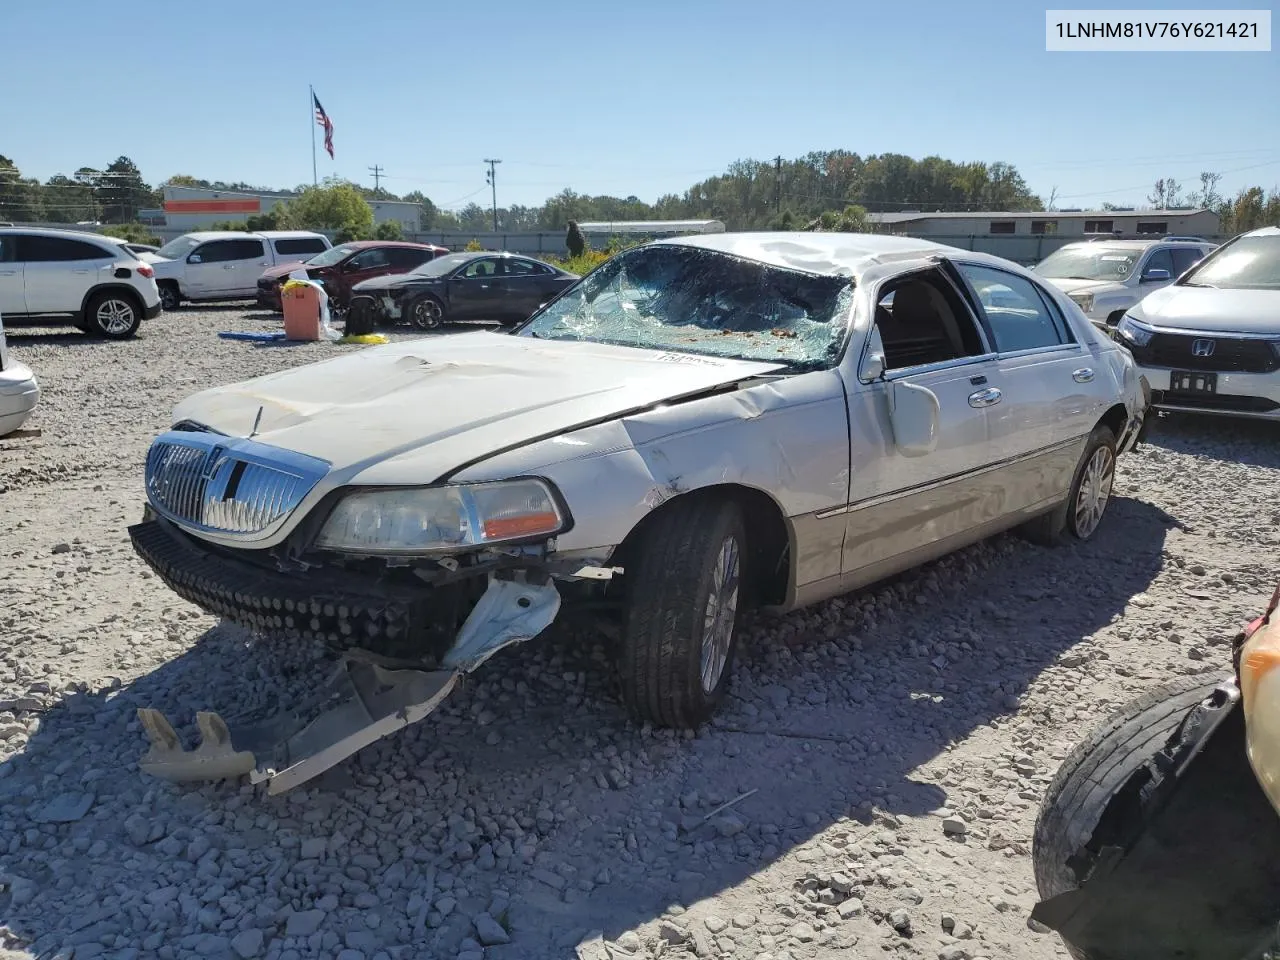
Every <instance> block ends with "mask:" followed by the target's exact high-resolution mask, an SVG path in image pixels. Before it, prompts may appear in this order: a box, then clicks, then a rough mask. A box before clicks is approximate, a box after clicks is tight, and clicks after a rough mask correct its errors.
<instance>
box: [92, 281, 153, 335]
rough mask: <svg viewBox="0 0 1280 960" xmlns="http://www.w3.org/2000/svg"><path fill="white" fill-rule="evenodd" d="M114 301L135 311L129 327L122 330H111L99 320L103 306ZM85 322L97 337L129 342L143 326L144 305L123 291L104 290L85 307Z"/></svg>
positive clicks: (95, 295)
mask: <svg viewBox="0 0 1280 960" xmlns="http://www.w3.org/2000/svg"><path fill="white" fill-rule="evenodd" d="M113 300H115V301H119V302H120V303H123V304H128V306H129V309H130V310H132V311H133V312H132V316H131V317H130V318H129V320H128V325H127V326H126V327H125V328H123V329H120V330H114V329H109V328H108V327H106V326H104V325H103V322H102V321H101V320H100V319H99V318H98V311H99V309H100V308H101V307H102V305H103V304H104V303H107V302H109V301H113ZM84 322H85V324H86V325H88V327H89V329H90V331H91V332H92V333H93V334H95V335H96V336H100V337H106V338H107V339H108V340H127V339H129V338H130V337H132V336H134V335H135V334H136V333H137V332H138V328H139V327H140V326H142V304H141V303H139V302H138V298H137V297H136V296H134V295H133V294H132V293H125V292H123V291H121V290H104V291H102V292H101V293H95V294H94V295H93V296H92V297H90V298H89V302H88V303H87V304H86V305H85V310H84Z"/></svg>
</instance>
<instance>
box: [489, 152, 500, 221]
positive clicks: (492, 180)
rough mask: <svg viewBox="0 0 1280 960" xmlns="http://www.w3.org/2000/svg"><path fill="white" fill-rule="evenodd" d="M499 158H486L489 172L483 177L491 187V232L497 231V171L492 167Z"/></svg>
mask: <svg viewBox="0 0 1280 960" xmlns="http://www.w3.org/2000/svg"><path fill="white" fill-rule="evenodd" d="M501 162H502V161H501V160H486V161H485V163H487V164H488V165H489V173H488V175H487V176H486V177H485V179H486V180H487V181H488V183H489V186H490V187H491V188H492V189H493V232H494V233H497V232H498V171H497V170H496V169H494V168H495V167H496V166H497V165H498V164H500V163H501Z"/></svg>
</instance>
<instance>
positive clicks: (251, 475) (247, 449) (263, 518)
mask: <svg viewBox="0 0 1280 960" xmlns="http://www.w3.org/2000/svg"><path fill="white" fill-rule="evenodd" d="M328 470H329V464H328V463H326V462H325V461H323V460H318V459H316V458H314V457H308V456H305V455H303V454H299V453H294V452H293V451H291V450H284V449H281V448H279V447H272V446H269V445H267V444H264V443H258V442H257V441H254V440H244V439H239V438H235V437H226V436H222V435H221V434H214V433H206V432H191V431H185V430H173V431H170V432H168V433H166V434H163V435H161V436H160V437H157V438H156V440H155V441H154V442H153V443H152V444H151V449H150V451H149V452H148V453H147V469H146V486H147V499H148V500H149V501H150V503H151V505H152V507H154V508H155V510H156V511H157V512H158V513H159V514H160V515H161V516H163V517H165V518H167V519H169V520H172V521H174V522H175V523H177V524H179V525H181V526H184V527H188V528H191V529H196V530H203V531H209V532H213V533H224V534H231V535H235V534H241V535H247V534H256V533H261V532H262V531H264V530H266V529H268V528H270V527H271V526H272V525H274V524H276V523H278V522H279V521H280V520H282V519H284V518H285V517H287V516H288V515H289V514H290V513H292V512H293V511H294V510H295V509H296V508H297V506H298V504H299V503H301V502H302V500H303V498H304V497H305V496H306V495H307V494H308V493H310V492H311V490H312V489H313V488H314V487H315V485H316V484H317V483H318V482H319V481H320V479H321V477H323V476H324V475H325V474H326V473H327V472H328Z"/></svg>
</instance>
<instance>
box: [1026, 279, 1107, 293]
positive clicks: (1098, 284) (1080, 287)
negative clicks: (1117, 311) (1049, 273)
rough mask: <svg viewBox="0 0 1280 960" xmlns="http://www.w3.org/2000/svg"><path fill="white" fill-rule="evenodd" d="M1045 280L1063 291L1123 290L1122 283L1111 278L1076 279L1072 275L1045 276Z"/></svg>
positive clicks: (1098, 291) (1101, 291)
mask: <svg viewBox="0 0 1280 960" xmlns="http://www.w3.org/2000/svg"><path fill="white" fill-rule="evenodd" d="M1044 279H1045V280H1047V281H1049V283H1052V284H1053V285H1054V286H1055V287H1057V288H1058V289H1059V290H1061V291H1062V292H1063V293H1066V294H1072V293H1092V294H1094V295H1097V294H1099V293H1113V292H1115V291H1117V290H1124V289H1125V286H1124V284H1122V283H1116V282H1115V281H1113V280H1078V279H1074V278H1072V277H1045V278H1044Z"/></svg>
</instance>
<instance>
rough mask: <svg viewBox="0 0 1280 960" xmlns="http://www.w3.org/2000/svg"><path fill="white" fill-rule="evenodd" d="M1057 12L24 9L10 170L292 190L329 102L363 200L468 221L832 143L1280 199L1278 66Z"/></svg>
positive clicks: (1028, 171) (11, 42)
mask: <svg viewBox="0 0 1280 960" xmlns="http://www.w3.org/2000/svg"><path fill="white" fill-rule="evenodd" d="M1049 5H1050V6H1053V7H1056V8H1061V7H1068V6H1071V5H1070V4H1066V3H1062V2H1057V3H1053V4H1049ZM1075 6H1099V7H1100V6H1105V4H1102V3H1094V4H1088V3H1085V4H1076V5H1075ZM1196 6H1197V7H1199V8H1201V9H1204V8H1209V7H1212V6H1214V5H1213V4H1211V3H1207V2H1203V0H1202V2H1201V3H1199V4H1196ZM1224 6H1230V5H1224ZM1234 6H1237V7H1239V6H1249V5H1248V4H1235V5H1234ZM1252 6H1254V7H1258V6H1261V5H1260V4H1253V5H1252ZM126 10H127V11H128V12H125V11H126ZM1044 10H1045V4H1037V3H1028V2H1025V0H1004V2H991V3H980V2H955V0H940V2H912V0H897V2H891V3H882V2H871V3H855V2H852V0H843V2H840V0H807V2H804V3H779V2H777V0H767V2H766V0H738V2H735V3H728V2H722V0H682V2H675V0H644V2H643V3H631V4H619V3H606V2H600V0H594V2H589V3H588V2H580V0H575V2H569V0H538V2H532V3H530V2H511V0H484V2H476V0H472V2H469V3H466V4H452V3H446V2H443V0H437V2H429V3H428V2H422V0H412V2H411V0H361V2H358V3H353V2H351V0H342V2H339V0H310V2H308V3H265V2H261V0H258V2H254V3H249V2H244V0H221V2H219V3H216V4H194V3H163V4H159V5H144V6H143V7H132V6H130V7H126V8H104V7H103V6H102V3H101V0H55V2H45V3H33V2H30V0H6V2H5V12H4V34H5V37H6V39H7V40H8V42H7V43H5V57H4V61H5V73H6V75H7V76H8V78H9V82H8V83H7V84H6V88H7V89H8V90H9V94H10V95H6V96H4V97H3V98H0V153H2V154H4V155H5V156H8V157H10V158H11V159H13V160H14V161H15V162H16V163H17V165H18V166H19V168H20V169H22V171H23V172H24V173H25V174H26V175H28V176H37V177H40V178H41V179H44V178H46V177H48V176H50V175H52V174H55V173H67V174H70V173H71V172H72V171H73V170H74V169H75V168H76V167H78V166H81V165H91V166H100V165H105V164H106V163H108V162H110V161H111V160H113V159H115V158H116V157H117V156H119V155H121V154H125V155H128V156H129V157H131V158H132V159H133V160H134V161H135V162H136V163H137V164H138V166H139V167H140V168H141V169H142V172H143V175H144V177H145V178H146V179H147V180H148V182H151V183H157V182H159V181H161V180H163V179H164V178H165V177H168V176H170V175H172V174H177V173H187V174H191V175H193V176H196V177H203V178H206V179H211V180H213V179H220V180H228V181H233V180H244V181H248V182H250V183H255V184H260V185H263V186H278V187H290V186H293V185H295V184H298V183H304V182H309V181H310V180H311V129H312V118H311V114H310V112H309V109H308V102H307V97H308V94H307V85H308V84H309V83H313V84H314V85H315V89H316V93H317V95H318V96H319V97H320V100H321V102H322V103H323V104H324V106H325V108H326V110H327V111H328V112H329V115H330V117H331V118H332V119H333V121H334V124H335V127H336V133H335V149H336V154H337V156H336V160H334V161H330V160H329V158H328V156H327V155H325V154H324V152H323V150H319V151H318V154H319V169H320V176H321V177H324V176H326V175H339V176H343V177H346V178H349V179H354V180H359V181H361V182H368V183H369V184H370V185H371V184H372V176H371V174H370V173H369V171H368V170H367V168H368V167H369V166H371V165H373V164H380V165H381V166H382V167H383V168H385V170H386V171H387V177H388V178H387V179H386V180H385V181H384V183H385V185H386V186H387V187H388V188H389V189H392V190H394V191H395V192H397V193H403V192H407V191H409V190H413V189H420V190H422V191H423V192H424V193H426V194H427V196H429V197H431V198H432V199H433V200H435V201H436V202H437V203H439V204H441V205H442V206H448V207H454V208H456V207H458V206H461V205H462V204H464V203H466V202H469V201H471V200H474V201H476V202H479V203H481V204H486V205H487V203H488V201H489V191H488V187H487V186H486V185H485V167H484V165H483V163H482V160H483V159H484V158H486V157H496V158H501V159H502V160H503V163H502V165H501V166H500V167H499V168H498V202H499V204H501V205H506V204H509V203H523V204H529V205H533V204H537V203H540V202H541V201H542V200H543V199H545V198H546V197H547V196H549V195H551V194H553V193H555V192H557V191H559V190H560V189H562V188H564V187H571V188H573V189H574V190H576V191H578V192H583V193H591V194H597V193H609V194H615V195H618V196H626V195H629V194H634V195H636V196H638V197H640V198H641V199H643V200H650V201H651V200H653V199H655V198H656V197H657V196H658V195H660V194H662V193H667V192H682V191H683V190H684V189H685V188H687V187H689V186H691V185H692V184H693V183H694V182H696V181H697V180H699V179H702V178H704V177H706V176H709V175H711V174H714V173H718V172H722V171H723V170H724V168H725V167H726V166H727V165H728V164H729V163H731V162H732V161H734V160H736V159H739V158H748V157H750V158H760V159H765V158H771V157H773V156H775V155H778V154H781V155H783V156H784V157H787V158H791V157H798V156H801V155H803V154H804V153H807V152H809V151H811V150H823V149H832V148H837V147H840V148H846V149H849V150H853V151H856V152H858V153H861V154H864V155H865V154H870V153H881V152H898V153H905V154H909V155H911V156H916V157H920V156H925V155H928V154H937V155H939V156H943V157H946V158H948V159H953V160H958V161H961V160H985V161H995V160H1006V161H1008V162H1010V163H1013V164H1015V165H1016V166H1017V167H1018V168H1019V169H1020V170H1021V171H1022V173H1023V174H1024V176H1025V177H1026V178H1027V180H1028V182H1029V183H1030V184H1031V186H1032V188H1033V189H1035V190H1036V191H1037V192H1039V193H1040V194H1041V195H1042V196H1045V197H1047V196H1048V195H1049V192H1050V191H1051V190H1053V189H1054V188H1055V187H1056V188H1057V198H1058V203H1059V205H1062V206H1093V205H1096V204H1099V203H1101V202H1102V201H1104V200H1110V201H1111V202H1113V203H1122V202H1130V203H1133V202H1137V203H1141V202H1142V201H1143V200H1144V198H1145V197H1146V195H1147V193H1148V192H1149V190H1150V184H1151V183H1152V182H1153V181H1154V180H1155V179H1156V178H1157V177H1160V176H1173V177H1175V178H1177V179H1178V180H1180V181H1182V182H1183V183H1184V184H1186V185H1187V186H1190V185H1191V183H1192V181H1194V180H1195V178H1196V175H1197V174H1198V172H1199V171H1201V170H1216V171H1220V172H1222V173H1223V174H1224V180H1223V183H1222V188H1224V191H1225V192H1228V193H1230V192H1234V190H1235V189H1237V188H1239V187H1240V186H1244V185H1251V184H1255V183H1256V184H1261V185H1263V186H1265V187H1268V188H1270V187H1271V186H1273V185H1275V184H1277V183H1280V96H1278V95H1277V93H1278V92H1280V52H1276V50H1273V51H1272V52H1270V53H1248V54H1230V53H1202V54H1187V53H1176V54H1173V53H1151V54H1133V53H1110V54H1066V53H1046V52H1045V49H1044V45H1045V40H1044V22H1045V21H1044V16H1045V15H1044ZM16 78H31V79H30V80H28V81H27V82H25V83H23V84H22V91H21V95H13V94H14V93H15V91H16V87H15V86H14V83H15V81H16Z"/></svg>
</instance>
